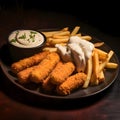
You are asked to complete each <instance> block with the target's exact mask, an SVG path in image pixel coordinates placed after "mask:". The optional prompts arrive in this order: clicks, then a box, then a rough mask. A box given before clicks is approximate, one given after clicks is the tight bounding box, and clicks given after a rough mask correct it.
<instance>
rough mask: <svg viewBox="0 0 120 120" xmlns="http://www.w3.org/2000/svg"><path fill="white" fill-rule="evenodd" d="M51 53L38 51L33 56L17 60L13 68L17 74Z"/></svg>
mask: <svg viewBox="0 0 120 120" xmlns="http://www.w3.org/2000/svg"><path fill="white" fill-rule="evenodd" d="M48 54H49V52H48V51H44V52H40V53H37V54H35V55H33V56H31V57H28V58H24V59H21V60H19V61H17V62H14V63H13V64H12V65H11V70H12V72H13V73H15V74H17V73H18V72H20V71H21V70H23V69H25V68H28V67H31V66H33V65H36V64H38V63H39V62H40V61H41V60H43V59H44V58H45V57H46V56H47V55H48Z"/></svg>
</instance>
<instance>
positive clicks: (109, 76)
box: [0, 37, 119, 100]
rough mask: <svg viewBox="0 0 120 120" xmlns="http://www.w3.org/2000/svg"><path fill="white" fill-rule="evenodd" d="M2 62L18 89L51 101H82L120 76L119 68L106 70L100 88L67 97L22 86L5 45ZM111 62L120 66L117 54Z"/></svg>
mask: <svg viewBox="0 0 120 120" xmlns="http://www.w3.org/2000/svg"><path fill="white" fill-rule="evenodd" d="M100 41H101V40H99V39H97V38H94V37H93V40H92V42H100ZM100 49H102V50H104V51H106V52H108V51H109V50H111V48H110V47H109V46H108V45H106V44H104V45H103V46H102V47H100ZM1 53H2V54H1V55H2V57H1V60H0V64H1V68H2V70H3V72H4V74H5V75H6V76H7V77H8V79H9V80H10V81H11V82H12V83H13V84H14V85H15V86H17V87H19V88H20V89H22V90H24V91H25V92H27V93H30V94H33V95H37V97H44V98H49V99H59V100H63V99H64V100H66V99H72V100H73V99H80V98H85V97H89V96H93V95H95V94H98V93H100V92H102V91H103V90H105V89H106V88H108V87H109V86H110V85H111V84H112V83H113V82H114V81H115V80H116V77H117V75H118V72H119V67H118V68H117V69H113V70H106V72H105V78H106V80H105V82H103V83H101V84H100V85H98V86H94V87H88V88H86V89H83V88H79V89H78V90H76V91H74V92H73V93H71V94H70V95H67V96H58V95H55V94H46V93H43V92H40V91H39V88H38V86H36V85H34V84H30V85H27V86H22V85H20V84H19V83H18V82H17V81H18V80H17V78H16V77H15V76H14V75H13V74H12V72H11V69H10V65H11V63H12V61H10V60H11V58H10V56H9V50H8V47H7V45H4V46H3V47H2V48H1ZM110 61H111V62H115V63H117V64H119V61H118V58H117V56H116V54H115V53H114V55H113V57H112V58H111V60H110Z"/></svg>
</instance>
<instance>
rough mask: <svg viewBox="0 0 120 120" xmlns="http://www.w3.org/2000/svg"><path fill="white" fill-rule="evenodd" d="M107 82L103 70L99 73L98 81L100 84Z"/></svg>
mask: <svg viewBox="0 0 120 120" xmlns="http://www.w3.org/2000/svg"><path fill="white" fill-rule="evenodd" d="M104 80H105V75H104V72H103V70H102V71H101V72H100V73H99V75H98V81H99V84H100V83H101V82H103V81H104Z"/></svg>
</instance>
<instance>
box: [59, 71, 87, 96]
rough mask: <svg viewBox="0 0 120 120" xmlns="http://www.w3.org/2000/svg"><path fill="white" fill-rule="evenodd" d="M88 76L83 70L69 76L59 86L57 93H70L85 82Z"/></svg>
mask: <svg viewBox="0 0 120 120" xmlns="http://www.w3.org/2000/svg"><path fill="white" fill-rule="evenodd" d="M86 77H87V76H86V74H85V73H83V72H81V73H76V74H74V75H72V76H70V77H68V78H67V79H66V80H65V81H64V82H63V83H62V84H60V85H59V86H57V93H58V94H59V95H69V94H70V93H71V92H72V91H73V90H75V89H77V88H78V87H80V86H82V85H83V84H84V82H85V80H86Z"/></svg>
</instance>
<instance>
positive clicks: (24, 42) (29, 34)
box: [8, 30, 44, 48]
mask: <svg viewBox="0 0 120 120" xmlns="http://www.w3.org/2000/svg"><path fill="white" fill-rule="evenodd" d="M8 40H9V43H10V44H12V45H14V46H17V47H20V48H31V47H37V46H39V45H41V44H43V42H44V36H43V34H42V33H39V32H37V31H34V30H16V31H13V32H12V33H11V34H10V36H9V38H8Z"/></svg>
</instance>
